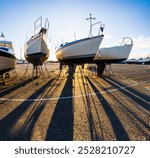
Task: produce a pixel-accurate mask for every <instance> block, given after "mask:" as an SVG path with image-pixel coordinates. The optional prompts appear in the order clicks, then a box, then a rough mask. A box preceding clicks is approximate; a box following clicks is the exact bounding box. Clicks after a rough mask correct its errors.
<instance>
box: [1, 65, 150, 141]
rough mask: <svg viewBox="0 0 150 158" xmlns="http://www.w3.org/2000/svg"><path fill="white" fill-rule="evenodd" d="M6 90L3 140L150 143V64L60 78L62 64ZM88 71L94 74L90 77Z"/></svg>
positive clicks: (20, 72) (20, 69) (21, 70)
mask: <svg viewBox="0 0 150 158" xmlns="http://www.w3.org/2000/svg"><path fill="white" fill-rule="evenodd" d="M47 67H48V70H49V72H50V76H49V77H48V75H47V74H46V73H45V76H41V77H40V78H38V79H35V80H32V79H31V71H32V69H31V67H30V68H29V73H28V74H27V76H26V77H24V78H23V79H21V77H22V75H23V73H24V72H25V68H26V64H18V65H17V68H16V72H17V74H18V77H17V79H16V80H14V81H12V80H11V81H10V82H8V83H7V84H6V85H5V86H2V85H1V86H0V140H67V141H69V140H150V119H149V118H150V80H149V79H150V65H127V64H120V65H117V64H113V65H112V70H113V73H111V74H110V75H106V74H105V75H104V76H103V77H102V78H99V77H97V76H96V75H95V74H94V72H93V73H92V72H91V71H88V72H87V71H85V73H81V71H80V69H79V68H77V70H76V73H75V77H74V78H73V79H71V78H67V77H65V76H63V75H62V74H61V75H58V74H59V73H58V72H59V70H58V68H59V64H57V63H53V64H48V65H47ZM87 73H88V74H87Z"/></svg>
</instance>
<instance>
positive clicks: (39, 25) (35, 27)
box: [34, 16, 42, 35]
mask: <svg viewBox="0 0 150 158" xmlns="http://www.w3.org/2000/svg"><path fill="white" fill-rule="evenodd" d="M39 27H40V28H42V17H41V16H40V17H39V18H38V19H37V20H36V21H35V22H34V35H35V34H36V30H37V29H38V28H39Z"/></svg>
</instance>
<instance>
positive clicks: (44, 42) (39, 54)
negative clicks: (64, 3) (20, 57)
mask: <svg viewBox="0 0 150 158" xmlns="http://www.w3.org/2000/svg"><path fill="white" fill-rule="evenodd" d="M39 28H40V31H39V32H38V33H36V30H37V29H39ZM48 28H49V22H48V19H46V20H45V26H44V27H43V26H42V17H39V18H38V19H37V20H36V21H35V23H34V35H33V36H32V37H31V38H30V39H29V40H28V41H27V42H26V44H25V58H26V60H27V61H28V62H29V63H32V64H33V65H34V66H37V65H42V64H43V62H44V61H45V60H47V59H48V57H49V53H50V49H49V42H48V37H47V32H48Z"/></svg>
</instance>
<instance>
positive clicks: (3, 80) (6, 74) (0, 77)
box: [0, 69, 18, 85]
mask: <svg viewBox="0 0 150 158" xmlns="http://www.w3.org/2000/svg"><path fill="white" fill-rule="evenodd" d="M10 72H12V74H13V77H14V78H12V77H11V76H10ZM17 77H18V74H17V72H16V70H15V69H12V70H10V71H8V72H6V73H4V74H3V75H1V76H0V79H1V81H2V83H1V84H2V85H6V83H8V82H10V81H12V80H14V79H16V78H17ZM8 79H9V80H8Z"/></svg>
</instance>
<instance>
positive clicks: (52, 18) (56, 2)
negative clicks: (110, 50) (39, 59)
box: [0, 0, 150, 60]
mask: <svg viewBox="0 0 150 158" xmlns="http://www.w3.org/2000/svg"><path fill="white" fill-rule="evenodd" d="M0 4H1V14H0V32H3V33H4V34H5V36H6V39H7V40H11V41H12V42H13V43H14V48H15V54H16V56H17V57H18V58H20V47H22V48H23V45H24V42H25V40H26V34H28V38H29V37H30V36H31V35H32V33H33V23H34V21H35V20H36V19H37V18H38V17H39V16H42V17H43V18H46V17H47V18H48V19H49V22H50V29H49V39H50V45H51V55H50V58H49V59H50V60H51V59H55V47H56V46H57V45H59V44H61V42H62V41H63V42H66V41H67V42H69V41H72V40H74V32H76V37H77V39H79V38H83V37H87V35H88V30H89V22H88V21H86V20H85V19H86V18H87V17H88V16H89V14H90V13H92V15H93V17H95V18H96V20H95V21H94V22H97V21H101V22H102V23H105V30H104V35H105V37H104V39H103V41H102V44H101V46H100V47H109V46H114V45H118V44H120V40H121V39H122V38H123V37H126V36H130V37H132V38H133V42H134V47H133V49H132V52H131V56H130V57H144V56H150V0H0Z"/></svg>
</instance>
